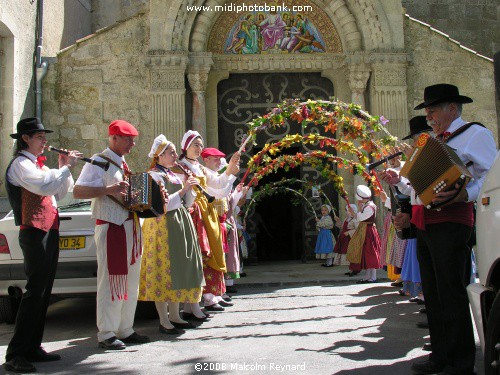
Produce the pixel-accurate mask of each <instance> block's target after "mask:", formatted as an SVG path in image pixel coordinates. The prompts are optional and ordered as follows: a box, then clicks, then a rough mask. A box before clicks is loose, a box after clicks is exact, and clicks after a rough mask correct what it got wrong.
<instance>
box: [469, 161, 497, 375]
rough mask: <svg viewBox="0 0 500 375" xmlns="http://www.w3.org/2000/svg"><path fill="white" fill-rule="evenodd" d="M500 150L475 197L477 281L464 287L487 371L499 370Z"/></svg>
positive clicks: (487, 372) (489, 372)
mask: <svg viewBox="0 0 500 375" xmlns="http://www.w3.org/2000/svg"><path fill="white" fill-rule="evenodd" d="M499 156H500V153H499V154H497V157H496V159H495V162H494V164H493V166H492V168H491V170H490V171H489V173H488V175H487V176H486V179H485V181H484V184H483V188H482V190H481V193H480V195H479V198H478V201H477V211H476V219H477V222H476V236H477V249H476V267H477V271H478V274H479V280H480V282H479V283H477V284H470V285H469V286H468V287H467V292H468V295H469V301H470V304H471V307H472V313H473V316H474V321H475V322H476V327H477V331H478V335H479V339H480V341H481V347H482V349H483V353H484V368H485V372H486V375H491V374H495V375H498V374H500V157H499Z"/></svg>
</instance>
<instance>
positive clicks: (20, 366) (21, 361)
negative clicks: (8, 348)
mask: <svg viewBox="0 0 500 375" xmlns="http://www.w3.org/2000/svg"><path fill="white" fill-rule="evenodd" d="M3 367H5V370H7V371H11V372H17V373H21V374H26V373H31V372H36V367H35V366H33V365H32V364H31V363H30V362H28V360H27V359H26V358H24V357H14V358H12V359H11V360H10V361H7V362H5V363H4V365H3Z"/></svg>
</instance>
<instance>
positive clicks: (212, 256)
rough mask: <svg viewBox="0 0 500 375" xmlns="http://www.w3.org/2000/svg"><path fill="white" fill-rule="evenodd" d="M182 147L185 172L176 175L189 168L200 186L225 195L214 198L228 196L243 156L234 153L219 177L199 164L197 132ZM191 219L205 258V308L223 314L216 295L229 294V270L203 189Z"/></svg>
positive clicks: (186, 137) (215, 218)
mask: <svg viewBox="0 0 500 375" xmlns="http://www.w3.org/2000/svg"><path fill="white" fill-rule="evenodd" d="M181 148H182V154H181V156H180V162H181V163H182V168H183V169H180V168H178V169H177V170H176V173H183V172H186V169H187V173H188V174H193V175H194V176H195V177H196V179H197V180H198V184H199V185H200V186H202V187H203V188H204V187H211V188H213V189H220V190H221V191H222V194H221V195H220V196H219V195H215V198H223V197H225V196H226V195H227V194H228V193H229V191H230V190H231V188H232V184H233V182H234V180H235V179H236V177H235V175H236V174H237V173H238V171H239V162H240V154H239V153H235V154H234V155H233V156H232V158H231V160H230V161H229V165H228V167H227V169H226V170H225V171H224V173H222V174H221V175H219V174H218V173H216V172H213V171H211V170H209V169H208V168H205V167H203V166H201V165H200V163H199V162H198V158H199V157H200V156H201V152H202V151H203V139H202V138H201V135H200V134H199V133H198V132H197V131H193V130H189V131H187V132H186V134H184V136H183V137H182V141H181ZM184 177H186V176H184ZM191 217H192V218H193V222H194V224H195V227H196V231H197V234H198V240H199V242H200V248H201V253H202V256H203V272H204V275H205V282H206V286H205V288H204V290H203V300H204V305H205V307H206V309H207V310H208V311H224V308H223V307H222V306H220V305H219V304H218V303H217V301H218V300H217V298H216V297H217V296H219V297H221V296H222V295H223V294H224V293H225V291H226V286H225V284H224V273H225V272H226V271H227V268H226V261H225V258H224V250H223V247H222V246H223V245H222V234H221V230H220V223H219V217H218V215H217V211H216V210H215V208H214V207H213V206H212V205H211V204H209V203H208V200H207V198H206V196H205V195H204V194H203V193H202V192H201V190H200V189H197V196H196V199H195V203H194V204H193V211H192V212H191ZM186 310H187V311H186ZM184 311H185V312H188V313H189V312H190V311H189V305H187V308H186V306H185V307H184Z"/></svg>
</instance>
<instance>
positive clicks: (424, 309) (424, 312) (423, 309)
mask: <svg viewBox="0 0 500 375" xmlns="http://www.w3.org/2000/svg"><path fill="white" fill-rule="evenodd" d="M418 313H419V314H427V309H426V308H425V307H422V308H421V309H420V310H418Z"/></svg>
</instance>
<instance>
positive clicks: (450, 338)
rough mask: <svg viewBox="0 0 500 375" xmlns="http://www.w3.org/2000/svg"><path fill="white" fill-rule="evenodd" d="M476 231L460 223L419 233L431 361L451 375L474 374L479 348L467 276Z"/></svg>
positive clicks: (435, 227) (418, 245) (419, 251)
mask: <svg viewBox="0 0 500 375" xmlns="http://www.w3.org/2000/svg"><path fill="white" fill-rule="evenodd" d="M471 233H472V228H471V227H468V226H466V225H463V224H457V223H440V224H431V225H426V230H425V231H421V230H419V231H418V233H417V258H418V262H419V265H420V275H421V277H422V289H423V292H424V297H425V306H426V309H427V319H428V320H429V330H430V335H431V345H432V354H431V356H430V360H431V361H433V362H435V363H438V364H442V365H444V366H445V370H446V371H448V372H449V373H451V374H472V373H473V369H474V357H475V353H476V345H475V342H474V331H473V326H472V319H471V315H470V309H469V300H468V297H467V291H466V282H465V279H466V278H465V277H464V275H465V274H466V270H467V268H468V264H470V261H469V259H468V258H470V254H471V253H470V248H469V246H468V245H467V241H468V240H469V237H470V235H471Z"/></svg>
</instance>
